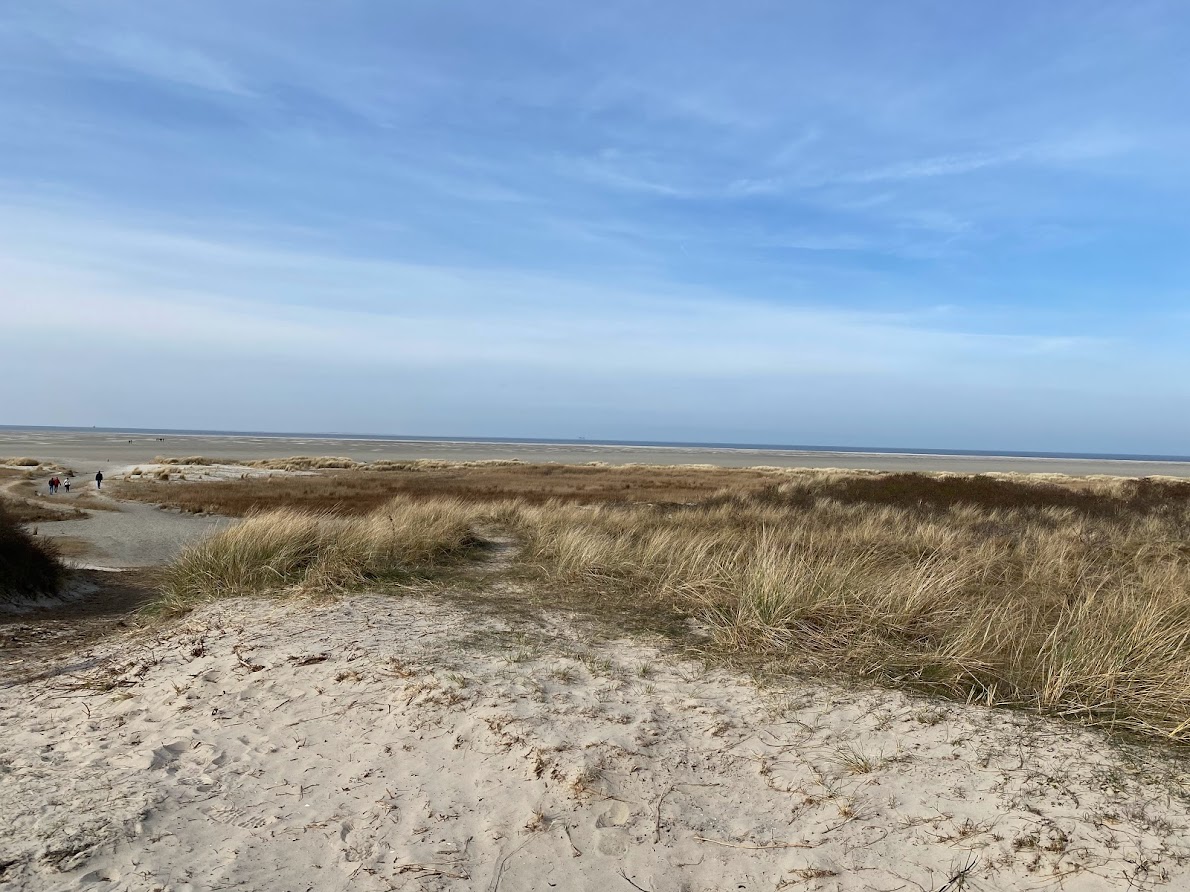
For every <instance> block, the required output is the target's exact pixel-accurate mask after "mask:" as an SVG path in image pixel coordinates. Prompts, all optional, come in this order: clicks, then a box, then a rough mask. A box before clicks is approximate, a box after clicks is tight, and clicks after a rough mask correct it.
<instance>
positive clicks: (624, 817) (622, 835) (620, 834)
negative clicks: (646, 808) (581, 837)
mask: <svg viewBox="0 0 1190 892" xmlns="http://www.w3.org/2000/svg"><path fill="white" fill-rule="evenodd" d="M631 818H632V811H631V810H630V809H629V808H628V806H627V805H625V804H624V803H623V802H613V803H612V804H611V805H610V806H609V807H608V808H607V810H606V811H604V812H603V813H602V814H600V815H599V817H598V818H596V819H595V827H596V831H595V835H596V843H595V847H596V848H597V849H598V850H599V851H600V853H601V854H604V855H623V854H624V852H626V851H627V850H628V833H627V832H626V831H625V830H623V829H622V828H623V827H624V825H625V824H627V823H628V821H629V820H630V819H631Z"/></svg>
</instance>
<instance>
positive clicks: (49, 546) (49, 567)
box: [0, 505, 63, 598]
mask: <svg viewBox="0 0 1190 892" xmlns="http://www.w3.org/2000/svg"><path fill="white" fill-rule="evenodd" d="M62 574H63V567H62V561H61V560H60V559H59V557H58V552H57V550H56V549H55V548H54V546H53V543H51V542H46V541H45V540H41V539H38V538H37V537H36V536H33V535H32V534H30V533H29V531H28V530H26V529H25V528H24V527H23V526H21V524H19V523H17V521H16V520H15V519H13V517H12V516H11V515H10V514H9V513H8V512H7V511H5V510H4V507H3V506H2V505H0V598H3V597H9V598H11V597H12V596H14V595H36V594H51V593H53V592H56V591H57V590H58V587H59V586H60V585H61V584H62Z"/></svg>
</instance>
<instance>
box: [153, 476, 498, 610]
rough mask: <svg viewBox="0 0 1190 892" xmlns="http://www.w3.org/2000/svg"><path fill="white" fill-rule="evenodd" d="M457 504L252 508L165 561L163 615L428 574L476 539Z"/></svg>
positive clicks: (470, 515) (470, 518)
mask: <svg viewBox="0 0 1190 892" xmlns="http://www.w3.org/2000/svg"><path fill="white" fill-rule="evenodd" d="M474 523H475V512H474V511H473V510H469V509H467V508H466V507H465V506H463V505H462V504H460V503H457V502H452V501H449V500H439V501H436V502H432V503H426V502H423V503H412V502H409V501H402V500H393V501H392V502H390V503H388V504H387V505H385V506H383V507H382V508H380V509H378V510H376V511H374V512H372V513H371V514H368V515H364V516H362V517H339V516H334V515H330V514H326V513H318V514H312V513H306V512H301V511H296V510H293V509H281V510H277V511H268V512H262V513H257V514H253V515H251V516H249V517H247V518H246V519H245V520H244V521H243V522H241V523H239V524H236V525H235V526H232V527H229V528H227V529H224V530H221V531H219V532H217V533H215V534H213V535H212V536H210V537H208V538H207V539H204V540H202V541H201V542H198V543H197V544H195V545H193V546H191V547H190V548H188V549H186V550H185V551H184V552H183V553H182V554H181V555H180V556H179V557H178V558H177V559H176V560H175V561H174V562H173V563H172V564H170V565H169V566H168V567H166V568H165V570H164V572H163V577H162V585H161V590H162V600H161V603H160V604H159V607H160V609H161V611H162V612H164V613H166V614H177V613H180V612H185V611H186V610H188V609H190V608H191V607H193V606H195V605H196V604H199V603H203V602H205V601H210V600H214V599H217V598H225V597H234V596H238V595H251V594H266V593H278V592H303V591H305V592H312V591H332V590H344V589H351V588H355V587H358V586H361V585H364V584H366V583H375V582H381V581H389V580H394V579H403V578H409V577H411V576H418V575H425V574H427V573H430V572H432V571H433V570H434V569H435V568H438V567H441V566H444V565H445V564H447V563H449V562H450V561H452V560H454V559H456V558H458V557H459V556H461V555H463V554H465V553H466V552H468V551H470V550H473V549H474V548H476V547H478V546H479V544H480V541H479V539H478V538H477V537H476V536H475V534H474V532H473V527H474Z"/></svg>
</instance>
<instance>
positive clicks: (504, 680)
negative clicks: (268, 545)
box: [0, 595, 1190, 892]
mask: <svg viewBox="0 0 1190 892" xmlns="http://www.w3.org/2000/svg"><path fill="white" fill-rule="evenodd" d="M0 729H2V730H0V775H2V776H3V781H2V782H0V827H2V828H4V829H3V830H0V865H3V867H0V871H3V873H2V879H0V886H2V887H3V888H13V889H17V888H19V889H22V890H29V892H37V890H51V889H52V890H59V889H74V888H84V889H88V890H96V892H102V890H133V889H135V890H147V889H158V890H162V892H164V890H171V892H182V890H207V889H229V888H240V889H250V890H270V892H271V890H277V892H280V890H339V889H343V890H346V889H352V890H373V889H374V890H391V889H403V890H404V889H407V890H446V889H449V890H473V889H474V890H487V892H522V890H524V892H527V890H542V889H550V888H557V889H583V890H586V889H590V890H600V892H603V890H625V892H629V890H631V889H632V888H637V889H646V890H652V892H676V890H690V892H701V890H706V892H710V890H729V889H749V890H753V889H762V890H770V889H771V890H777V889H782V888H785V889H796V890H802V889H808V890H857V892H858V890H901V889H903V890H919V889H925V890H930V892H937V890H939V889H942V888H944V887H945V888H947V889H948V890H957V889H959V888H967V889H979V890H1038V889H1055V890H1057V889H1062V890H1067V892H1084V890H1102V889H1145V888H1159V887H1161V886H1165V887H1166V888H1170V889H1185V888H1190V840H1188V839H1187V838H1186V836H1185V830H1186V828H1187V826H1188V824H1190V807H1188V805H1187V799H1186V792H1185V788H1184V787H1183V786H1182V781H1183V780H1184V778H1183V777H1182V776H1181V775H1180V774H1179V771H1178V769H1177V768H1176V767H1170V766H1169V764H1167V763H1166V762H1164V761H1163V760H1162V759H1160V758H1159V757H1158V756H1157V755H1155V754H1154V753H1152V752H1151V751H1150V752H1146V751H1143V750H1137V751H1135V752H1131V754H1129V752H1128V751H1126V750H1124V749H1121V748H1118V747H1116V746H1114V745H1110V744H1109V743H1108V742H1107V741H1106V740H1105V739H1104V738H1103V737H1102V736H1100V735H1098V734H1095V733H1090V732H1084V731H1080V730H1078V729H1076V728H1072V727H1070V726H1065V725H1062V724H1059V723H1055V722H1049V721H1044V720H1040V719H1036V718H1031V717H1027V716H1023V715H1019V714H1013V713H1010V712H1006V711H1003V710H985V709H978V708H973V707H966V708H965V707H961V706H957V705H946V704H941V705H940V704H937V703H934V702H931V701H927V700H923V699H921V698H916V697H911V696H907V695H904V694H900V693H892V692H888V691H882V690H857V689H848V688H846V687H843V686H841V685H838V684H831V683H824V682H820V681H807V682H797V681H794V682H789V683H786V684H783V685H780V686H777V687H770V688H767V689H762V688H758V687H757V686H756V685H755V684H753V683H752V682H751V681H749V680H748V679H746V678H744V677H741V676H739V675H737V674H735V673H732V672H729V671H726V670H723V669H714V668H710V669H708V668H707V667H706V666H705V665H703V664H700V663H697V662H693V661H691V660H688V659H682V658H681V657H680V656H678V655H676V654H675V653H673V652H672V651H667V650H665V649H664V647H662V646H658V645H657V644H655V643H647V642H642V641H639V640H629V639H623V638H617V639H615V640H608V639H605V638H602V637H601V634H600V631H599V627H597V626H592V625H588V624H586V623H585V622H583V621H580V620H579V619H576V618H575V617H573V616H566V615H562V614H550V613H546V614H543V615H536V616H532V615H527V614H523V613H517V614H513V613H510V612H507V611H503V612H502V611H497V610H494V609H492V608H491V607H490V606H487V607H485V606H482V605H481V604H479V603H477V602H474V601H468V600H466V599H464V598H462V597H449V596H448V597H443V596H438V597H433V596H413V595H410V596H406V597H395V596H390V597H383V596H359V597H353V598H349V599H345V600H342V601H339V602H338V603H331V604H323V605H315V604H312V603H308V602H303V601H296V602H289V603H285V602H280V601H274V600H263V599H258V600H241V601H230V602H224V603H221V604H218V605H215V606H211V607H208V608H204V609H203V610H201V611H199V612H197V613H195V614H193V615H191V617H189V618H188V619H187V620H186V621H184V622H183V623H181V624H180V625H178V626H176V627H174V628H172V629H168V630H164V631H161V632H159V633H158V634H157V635H154V636H149V637H144V636H142V637H139V638H138V637H126V638H125V639H123V640H112V641H109V642H106V643H103V644H100V645H98V646H95V647H93V648H90V649H88V650H86V651H84V652H82V653H79V654H76V655H74V657H73V659H72V660H71V663H70V664H69V665H66V666H63V667H62V669H61V670H60V671H59V672H58V673H57V674H52V675H50V677H46V678H41V679H40V680H36V681H25V682H16V681H15V680H13V683H10V684H9V686H5V687H3V689H0ZM968 867H969V868H970V875H969V877H968V878H967V885H966V886H958V885H953V884H952V885H951V886H945V884H946V883H947V882H948V880H950V879H951V878H952V877H954V876H955V875H956V874H958V873H959V872H961V871H962V870H963V869H964V868H968Z"/></svg>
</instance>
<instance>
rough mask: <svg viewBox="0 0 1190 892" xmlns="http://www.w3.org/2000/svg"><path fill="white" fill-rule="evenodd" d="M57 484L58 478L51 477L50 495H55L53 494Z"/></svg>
mask: <svg viewBox="0 0 1190 892" xmlns="http://www.w3.org/2000/svg"><path fill="white" fill-rule="evenodd" d="M57 482H58V478H57V477H51V478H50V495H53V494H54V486H55V484H57Z"/></svg>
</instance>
